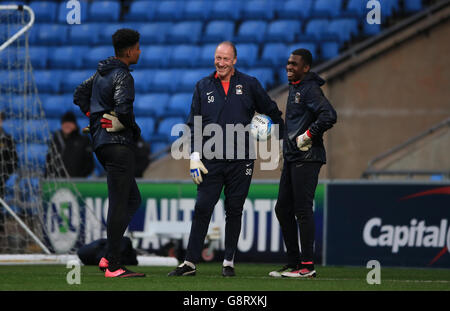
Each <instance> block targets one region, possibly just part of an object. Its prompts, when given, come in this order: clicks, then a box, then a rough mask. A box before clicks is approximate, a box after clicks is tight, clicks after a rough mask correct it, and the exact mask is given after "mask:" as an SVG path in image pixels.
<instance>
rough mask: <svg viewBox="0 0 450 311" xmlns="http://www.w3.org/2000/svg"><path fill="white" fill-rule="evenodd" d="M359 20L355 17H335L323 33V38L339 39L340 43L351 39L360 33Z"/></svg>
mask: <svg viewBox="0 0 450 311" xmlns="http://www.w3.org/2000/svg"><path fill="white" fill-rule="evenodd" d="M358 32H359V30H358V22H357V20H356V19H353V18H338V19H333V20H332V21H330V23H329V24H328V26H327V31H326V32H325V33H322V35H321V38H322V40H337V41H338V42H340V43H343V42H346V41H349V40H350V39H351V38H352V36H356V35H357V34H358Z"/></svg>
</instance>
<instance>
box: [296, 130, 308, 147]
mask: <svg viewBox="0 0 450 311" xmlns="http://www.w3.org/2000/svg"><path fill="white" fill-rule="evenodd" d="M311 137H312V135H311V133H310V132H309V130H307V131H306V132H304V133H303V134H302V135H300V136H298V137H297V147H298V149H300V150H301V151H308V150H309V149H310V148H311V147H312V140H311Z"/></svg>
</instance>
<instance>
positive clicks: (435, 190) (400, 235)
mask: <svg viewBox="0 0 450 311" xmlns="http://www.w3.org/2000/svg"><path fill="white" fill-rule="evenodd" d="M327 203H328V204H327V211H326V223H327V225H326V234H325V235H326V237H325V239H326V250H325V253H326V255H325V261H326V264H328V265H360V266H362V265H365V264H366V263H367V262H368V261H369V260H373V259H375V260H378V261H379V262H380V264H381V265H382V266H383V265H384V266H411V267H441V268H442V267H445V268H450V185H447V184H417V183H411V184H395V183H392V184H386V183H384V184H377V183H367V184H364V183H363V184H359V183H358V184H349V183H342V184H336V183H333V184H329V185H328V189H327Z"/></svg>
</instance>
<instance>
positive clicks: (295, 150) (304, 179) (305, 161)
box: [270, 49, 336, 277]
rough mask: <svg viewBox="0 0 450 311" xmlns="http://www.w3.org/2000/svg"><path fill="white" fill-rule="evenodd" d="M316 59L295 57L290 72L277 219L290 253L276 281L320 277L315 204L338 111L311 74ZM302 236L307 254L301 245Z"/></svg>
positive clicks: (301, 52) (307, 55)
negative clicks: (328, 133) (328, 138)
mask: <svg viewBox="0 0 450 311" xmlns="http://www.w3.org/2000/svg"><path fill="white" fill-rule="evenodd" d="M311 64H312V55H311V52H310V51H308V50H306V49H298V50H295V51H293V52H292V54H291V55H290V57H289V60H288V62H287V66H286V71H287V77H288V81H289V96H288V100H287V106H286V119H285V131H284V139H283V155H284V164H283V170H282V173H281V178H280V188H279V192H278V200H277V203H276V206H275V213H276V215H277V218H278V221H279V223H280V226H281V231H282V233H283V239H284V243H285V245H286V249H287V256H288V264H287V265H286V266H284V267H283V268H282V269H281V270H279V271H272V272H271V273H270V275H271V276H274V277H279V276H284V277H315V276H316V271H315V269H314V239H315V226H314V215H313V201H314V194H315V190H316V186H317V183H318V178H319V171H320V168H321V166H322V165H323V164H325V162H326V157H325V148H324V145H323V139H322V136H323V133H324V132H325V131H326V130H328V129H330V128H331V127H332V126H333V124H334V123H336V111H335V110H334V108H333V107H332V106H331V104H330V103H329V102H328V100H327V98H326V97H325V96H324V94H323V92H322V90H321V88H320V87H321V86H322V85H323V84H325V81H324V80H323V79H322V78H320V77H319V76H318V75H317V74H316V73H314V72H311V71H310V68H311ZM298 230H300V245H301V254H300V250H299V243H298Z"/></svg>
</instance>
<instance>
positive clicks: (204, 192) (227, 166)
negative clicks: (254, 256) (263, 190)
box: [186, 160, 254, 263]
mask: <svg viewBox="0 0 450 311" xmlns="http://www.w3.org/2000/svg"><path fill="white" fill-rule="evenodd" d="M203 164H204V165H205V167H206V168H207V169H208V174H203V175H202V176H203V182H202V183H201V184H200V185H198V186H197V201H196V203H195V209H194V217H193V219H192V225H191V232H190V235H189V243H188V247H187V252H186V261H190V262H192V263H197V262H199V260H200V258H201V252H202V250H203V245H204V243H205V237H206V234H207V233H208V227H209V222H210V220H211V216H212V213H213V211H214V206H215V205H216V203H217V201H218V200H219V198H220V194H221V193H222V189H223V190H224V194H225V204H224V207H225V222H226V224H225V254H224V257H225V258H224V259H225V260H229V261H232V260H233V258H234V254H235V253H236V249H237V244H238V240H239V234H240V232H241V220H242V210H243V207H244V203H245V199H246V198H247V195H248V190H249V188H250V183H251V179H252V174H253V166H254V161H253V160H239V161H227V160H211V161H208V160H204V161H203Z"/></svg>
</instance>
